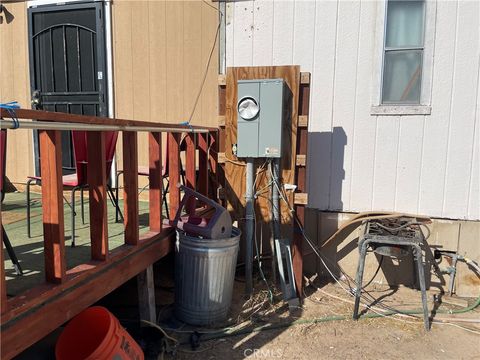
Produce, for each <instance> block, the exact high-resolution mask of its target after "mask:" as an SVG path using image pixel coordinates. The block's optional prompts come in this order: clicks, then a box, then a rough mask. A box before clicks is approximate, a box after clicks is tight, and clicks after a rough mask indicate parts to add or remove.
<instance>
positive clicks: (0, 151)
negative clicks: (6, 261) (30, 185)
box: [0, 129, 23, 275]
mask: <svg viewBox="0 0 480 360" xmlns="http://www.w3.org/2000/svg"><path fill="white" fill-rule="evenodd" d="M6 165H7V130H5V129H2V130H0V193H1V195H0V202H2V203H3V199H4V198H5V191H4V185H5V170H6ZM2 240H3V243H4V244H5V248H6V249H7V253H8V256H9V257H10V260H12V263H13V267H14V269H15V272H16V273H17V275H23V271H22V267H21V266H20V262H19V261H18V258H17V255H16V254H15V251H14V250H13V246H12V244H11V242H10V239H9V238H8V235H7V232H6V231H5V228H4V227H3V224H2ZM0 251H3V249H0ZM2 266H3V265H2Z"/></svg>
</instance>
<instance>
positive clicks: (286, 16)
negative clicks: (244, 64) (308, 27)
mask: <svg viewBox="0 0 480 360" xmlns="http://www.w3.org/2000/svg"><path fill="white" fill-rule="evenodd" d="M294 16H295V2H294V1H283V0H276V1H274V2H273V62H272V65H286V64H292V63H293V51H292V47H293V34H294V27H293V24H294V22H293V21H294Z"/></svg>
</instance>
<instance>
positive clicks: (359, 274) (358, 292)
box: [353, 242, 367, 320]
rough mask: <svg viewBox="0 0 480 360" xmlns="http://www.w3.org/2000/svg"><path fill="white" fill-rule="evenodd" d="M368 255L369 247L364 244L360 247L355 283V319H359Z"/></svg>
mask: <svg viewBox="0 0 480 360" xmlns="http://www.w3.org/2000/svg"><path fill="white" fill-rule="evenodd" d="M366 254H367V245H366V244H365V242H364V243H362V244H361V245H360V258H359V259H358V267H357V277H356V279H355V283H356V284H357V288H356V289H355V306H354V308H353V319H354V320H357V319H358V308H359V307H360V296H361V294H362V281H363V271H364V269H365V256H366Z"/></svg>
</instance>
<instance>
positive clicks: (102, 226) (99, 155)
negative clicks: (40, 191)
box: [42, 131, 108, 260]
mask: <svg viewBox="0 0 480 360" xmlns="http://www.w3.org/2000/svg"><path fill="white" fill-rule="evenodd" d="M87 149H88V164H87V180H88V192H89V204H90V242H91V244H92V248H91V254H92V260H106V259H107V257H108V218H107V170H106V166H107V164H106V154H105V133H104V132H101V131H87ZM42 174H43V172H42ZM42 188H43V186H42Z"/></svg>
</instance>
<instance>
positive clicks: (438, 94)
mask: <svg viewBox="0 0 480 360" xmlns="http://www.w3.org/2000/svg"><path fill="white" fill-rule="evenodd" d="M431 1H435V0H431ZM479 4H480V3H479V2H477V1H467V0H459V1H437V4H436V14H435V13H434V14H433V15H434V16H433V17H435V25H436V26H435V28H434V31H435V33H434V36H433V38H434V64H433V75H432V86H431V88H432V90H431V91H432V99H431V105H432V113H431V115H426V116H423V115H422V116H420V115H417V116H378V117H377V116H374V115H371V114H370V109H371V105H372V99H374V98H376V97H377V95H378V94H374V93H373V91H374V89H378V84H376V83H374V79H376V78H375V76H374V75H373V74H374V73H375V72H378V69H377V67H378V64H379V63H380V61H378V59H377V57H378V54H379V51H378V48H377V47H378V46H380V45H381V44H376V32H378V31H379V30H378V29H377V26H376V24H377V20H378V17H379V16H383V13H382V14H377V12H378V8H379V7H378V6H377V2H376V1H370V0H361V1H348V0H341V1H334V0H332V1H313V0H312V1H304V0H296V1H294V0H291V1H285V0H279V1H269V0H261V1H254V2H253V1H242V2H236V3H234V4H231V3H230V4H227V8H228V7H231V8H232V9H230V15H231V16H230V18H229V16H228V15H229V13H228V11H227V18H226V24H227V26H226V38H227V45H226V51H227V65H228V66H250V65H284V64H298V65H301V69H302V71H310V72H311V73H312V77H311V92H310V94H311V99H310V123H309V157H308V164H309V177H308V184H309V186H308V192H309V201H310V204H309V205H310V206H311V207H314V208H319V209H322V210H344V211H366V210H397V211H405V212H412V213H416V212H419V213H422V214H427V215H430V216H436V217H450V218H466V219H472V220H478V219H479V218H480V205H479V201H480V199H479V197H480V189H479V187H480V185H479V181H480V180H479V177H480V174H479V171H480V169H479V164H478V162H479V158H480V155H479V151H480V150H479V146H480V145H479V141H480V140H479V134H478V133H479V129H478V127H479V124H478V122H479V121H478V117H479V115H478V114H479V110H476V108H477V107H478V106H479V105H478V102H479V100H478V87H479V78H478V68H479V54H480V50H479V42H480V41H479V29H480V20H479V14H480V9H479V7H480V5H479Z"/></svg>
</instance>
